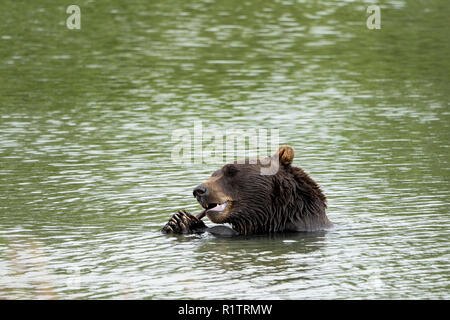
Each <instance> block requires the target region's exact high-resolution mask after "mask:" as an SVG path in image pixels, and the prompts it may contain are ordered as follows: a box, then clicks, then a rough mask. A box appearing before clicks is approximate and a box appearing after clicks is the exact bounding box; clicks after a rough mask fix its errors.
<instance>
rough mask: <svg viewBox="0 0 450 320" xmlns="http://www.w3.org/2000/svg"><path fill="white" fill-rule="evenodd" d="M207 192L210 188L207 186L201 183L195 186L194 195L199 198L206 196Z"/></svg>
mask: <svg viewBox="0 0 450 320" xmlns="http://www.w3.org/2000/svg"><path fill="white" fill-rule="evenodd" d="M207 192H208V189H206V187H204V186H202V185H199V186H197V187H195V189H194V197H196V198H198V197H201V196H205V195H206V193H207Z"/></svg>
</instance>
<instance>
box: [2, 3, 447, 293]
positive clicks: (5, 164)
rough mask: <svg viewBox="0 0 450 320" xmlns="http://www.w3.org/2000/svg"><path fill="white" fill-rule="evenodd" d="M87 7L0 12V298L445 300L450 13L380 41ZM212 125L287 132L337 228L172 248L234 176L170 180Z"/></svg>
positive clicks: (226, 10) (395, 14) (187, 175)
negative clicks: (204, 192)
mask: <svg viewBox="0 0 450 320" xmlns="http://www.w3.org/2000/svg"><path fill="white" fill-rule="evenodd" d="M77 3H78V5H79V6H80V8H81V30H68V29H67V28H66V21H65V20H66V18H67V17H68V14H66V7H65V6H66V5H67V4H66V3H61V2H55V1H49V0H41V1H34V2H32V3H31V2H26V3H25V2H24V3H18V2H16V1H4V3H3V5H2V10H0V26H1V27H0V61H1V63H0V79H1V85H0V110H1V114H0V298H13V299H21V298H60V299H61V298H69V299H74V298H81V299H95V298H139V299H140V298H147V299H169V298H171V299H173V298H175V299H178V298H185V299H189V298H195V299H206V298H209V299H215V298H227V299H228V298H248V299H261V298H264V299H328V298H330V299H360V298H375V299H386V298H393V299H400V298H406V299H410V298H425V299H429V298H437V299H449V298H450V292H449V290H450V289H449V288H450V265H449V264H450V263H449V261H450V252H449V245H450V241H449V239H450V237H449V231H450V228H449V224H450V216H449V209H450V208H449V196H450V191H449V176H450V172H449V171H450V162H449V158H450V152H449V142H448V141H449V138H450V136H449V132H450V108H449V107H450V105H449V97H450V94H449V87H450V81H449V80H450V79H449V74H450V67H449V66H450V63H449V59H448V55H449V52H450V50H449V49H450V48H449V42H450V40H449V39H450V32H449V24H448V15H449V9H450V8H449V2H448V1H447V0H442V1H438V0H431V1H426V2H424V1H413V0H412V1H402V0H397V1H381V2H380V6H381V12H382V16H381V17H382V21H381V29H380V30H368V29H367V27H366V19H367V17H368V14H367V13H366V6H367V5H368V4H367V3H366V2H364V1H335V2H334V1H306V0H304V1H291V0H283V1H234V0H231V1H210V0H208V1H205V0H204V1H193V2H187V1H132V2H125V1H111V2H95V3H94V2H93V1H78V2H77ZM199 121H201V124H202V125H203V127H205V128H206V129H210V130H213V131H216V132H223V131H225V130H226V129H229V128H235V129H244V130H247V129H249V128H255V129H260V128H263V129H267V130H271V129H278V130H279V135H280V143H286V144H290V145H292V146H293V147H294V148H295V150H296V159H295V160H294V163H295V164H296V165H299V166H302V167H303V168H304V169H305V170H306V171H308V172H309V173H310V174H311V175H312V176H313V177H314V178H315V179H316V180H317V181H318V182H319V183H320V184H321V186H322V188H323V189H324V191H325V193H326V194H327V196H328V198H329V209H328V216H329V218H330V219H331V220H332V221H333V222H334V223H335V225H336V227H335V228H334V229H333V230H332V231H329V232H326V233H319V234H298V235H294V234H289V235H277V236H259V237H248V238H234V239H233V238H232V239H219V238H214V237H212V236H208V235H202V236H165V235H162V234H160V233H159V229H160V228H161V227H162V226H163V225H164V223H165V222H166V221H167V220H168V219H169V217H170V216H171V214H173V213H174V212H176V211H177V210H179V209H186V210H188V211H191V212H198V211H199V210H200V207H199V205H198V204H197V203H196V202H195V199H194V198H193V197H192V188H193V187H194V186H196V185H197V184H199V183H200V182H201V181H203V180H204V179H206V178H207V177H208V176H209V175H210V174H211V173H212V172H213V171H214V170H216V169H217V168H218V167H219V166H221V164H222V163H221V162H220V161H219V162H218V163H212V162H209V163H204V162H195V161H194V163H192V164H182V163H179V161H173V157H172V151H173V150H174V141H173V140H172V138H173V131H174V130H175V129H186V130H188V132H192V133H193V132H194V131H193V130H194V124H195V123H199ZM205 144H208V143H207V141H205ZM265 155H266V154H263V156H265Z"/></svg>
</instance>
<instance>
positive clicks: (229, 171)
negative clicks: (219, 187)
mask: <svg viewBox="0 0 450 320" xmlns="http://www.w3.org/2000/svg"><path fill="white" fill-rule="evenodd" d="M238 172H239V169H238V168H237V167H236V166H234V165H231V164H230V165H227V166H225V168H224V173H225V176H227V177H233V176H234V175H236V173H238Z"/></svg>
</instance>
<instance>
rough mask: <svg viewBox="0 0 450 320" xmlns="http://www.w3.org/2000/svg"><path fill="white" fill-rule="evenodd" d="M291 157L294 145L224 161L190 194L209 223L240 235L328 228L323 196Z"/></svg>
mask: <svg viewBox="0 0 450 320" xmlns="http://www.w3.org/2000/svg"><path fill="white" fill-rule="evenodd" d="M293 159H294V150H293V149H292V148H291V147H290V146H282V147H280V148H279V150H278V151H277V152H276V153H275V154H274V155H272V156H271V157H267V158H264V159H244V160H239V161H235V162H233V163H229V164H226V165H224V166H223V167H222V168H221V169H219V170H217V171H215V172H214V173H213V174H212V175H211V177H210V178H209V179H208V180H207V181H205V182H204V183H202V184H200V185H199V186H197V187H196V188H195V189H194V196H195V197H196V199H197V201H198V202H199V203H200V205H201V206H202V207H203V208H204V209H205V210H204V213H205V214H206V216H207V217H208V218H209V219H210V220H211V221H212V222H214V223H229V224H231V225H232V227H233V229H234V230H236V231H237V232H239V233H240V234H258V233H271V232H282V231H315V230H322V229H324V228H328V227H330V226H331V222H330V221H329V220H328V218H327V217H326V214H325V209H326V207H327V205H326V197H325V195H324V194H323V192H322V190H321V189H320V187H319V186H318V184H317V183H316V182H315V181H314V180H313V179H312V178H311V177H310V176H309V175H308V174H307V173H306V172H304V171H303V170H302V169H301V168H298V167H295V166H293V165H292V161H293Z"/></svg>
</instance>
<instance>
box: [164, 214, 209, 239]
mask: <svg viewBox="0 0 450 320" xmlns="http://www.w3.org/2000/svg"><path fill="white" fill-rule="evenodd" d="M206 228H207V227H206V225H205V224H204V222H203V221H201V220H200V219H198V218H197V217H196V216H194V215H192V214H190V213H188V212H186V211H184V210H180V211H178V212H177V213H175V214H174V215H173V216H172V217H171V218H170V220H169V222H167V224H166V225H165V226H164V227H163V228H162V230H161V231H162V232H163V233H175V234H181V233H184V234H186V233H197V232H202V231H203V230H204V229H206Z"/></svg>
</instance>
